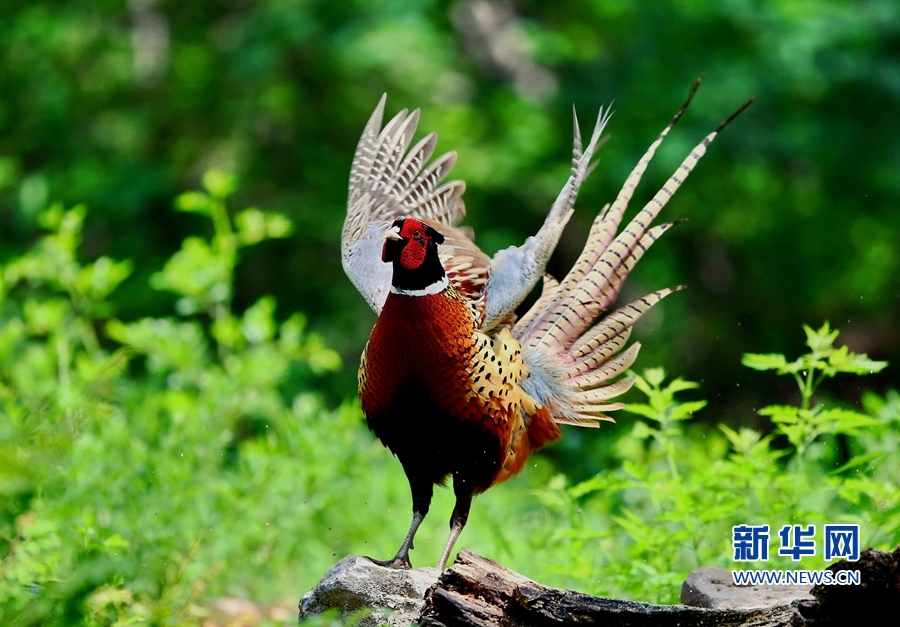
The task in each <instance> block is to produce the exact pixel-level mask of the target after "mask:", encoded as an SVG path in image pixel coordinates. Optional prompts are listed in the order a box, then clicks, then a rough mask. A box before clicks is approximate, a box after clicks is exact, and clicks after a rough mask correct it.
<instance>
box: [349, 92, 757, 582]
mask: <svg viewBox="0 0 900 627" xmlns="http://www.w3.org/2000/svg"><path fill="white" fill-rule="evenodd" d="M696 88H697V85H696V84H695V85H694V87H693V89H692V90H691V93H690V96H689V97H688V100H687V102H685V103H684V105H683V106H682V107H681V109H680V110H679V111H678V113H677V114H676V115H675V117H674V118H673V119H672V121H671V122H670V123H669V125H668V126H667V127H666V128H665V129H664V130H663V131H662V133H661V134H660V135H659V137H658V138H657V139H656V141H655V142H653V144H652V145H651V146H650V148H649V149H648V150H647V152H646V154H645V155H644V156H643V158H642V159H641V160H640V162H639V163H638V164H637V166H636V167H635V168H634V170H633V171H632V172H631V174H630V175H629V176H628V178H627V180H626V181H625V185H624V186H623V187H622V191H620V192H619V194H618V196H617V198H616V199H615V201H614V202H613V203H612V204H611V205H609V204H608V205H606V207H604V209H603V210H602V211H601V212H600V214H599V216H598V217H597V218H596V220H594V224H593V226H592V228H591V231H590V235H589V236H588V241H587V244H586V245H585V247H584V250H583V252H582V253H581V256H580V257H579V259H578V261H577V262H576V263H575V266H574V267H573V268H572V270H571V271H570V272H569V274H568V275H567V276H566V277H565V279H564V280H563V281H562V282H557V281H556V280H554V279H553V278H552V277H551V276H549V275H544V267H545V265H546V263H547V260H548V259H549V257H550V254H551V253H552V252H553V249H554V248H555V246H556V243H557V242H558V241H559V237H560V234H561V233H562V230H563V227H564V226H565V224H566V222H567V221H568V219H569V217H570V216H571V215H572V211H573V206H574V203H575V198H576V195H577V193H578V189H579V187H580V186H581V183H582V181H583V180H584V178H585V176H586V175H587V174H588V172H589V170H590V161H591V158H592V157H593V155H594V151H595V149H596V148H597V145H598V141H599V139H600V134H601V133H602V131H603V128H604V127H605V125H606V123H607V122H608V120H609V117H610V111H609V109H607V110H602V109H601V111H600V114H599V115H598V118H597V123H596V125H595V126H594V130H593V133H592V135H591V139H590V142H588V144H587V146H585V147H584V148H582V142H581V137H580V133H579V128H578V121H577V119H576V120H575V140H574V151H573V158H572V170H571V174H570V176H569V179H568V181H567V182H566V184H565V185H564V186H563V189H562V191H561V192H560V194H559V196H558V197H557V199H556V202H554V203H553V206H552V208H551V209H550V213H549V215H548V216H547V219H546V221H545V222H544V224H543V226H542V227H541V229H540V230H539V231H538V233H537V235H535V236H533V237H529V238H528V239H527V240H526V242H525V244H524V245H522V246H520V247H511V248H508V249H506V250H502V251H500V252H498V253H497V254H496V255H495V256H494V258H493V259H491V258H489V257H488V256H487V255H486V254H484V253H483V252H482V251H481V250H479V249H478V247H477V246H476V245H475V244H474V242H473V240H472V236H471V234H470V232H469V231H467V230H466V229H463V228H460V227H457V226H456V224H457V223H458V222H459V220H460V219H461V218H462V217H463V215H464V213H465V209H464V205H463V201H462V198H461V196H462V194H463V191H464V190H465V184H464V183H463V182H462V181H451V182H447V183H444V184H441V181H442V180H443V179H444V177H445V176H446V175H447V173H448V172H449V171H450V169H451V168H452V167H453V164H454V163H455V161H456V153H454V152H450V153H447V154H445V155H443V156H441V157H439V158H438V159H436V160H435V161H434V162H433V163H431V164H430V165H428V166H427V167H426V163H427V162H428V160H429V158H430V157H431V155H432V153H433V151H434V148H435V144H436V142H437V135H436V134H435V133H431V134H429V135H427V136H426V137H424V138H423V139H422V140H421V141H419V142H418V143H417V144H416V145H415V146H413V148H412V149H409V150H408V148H409V146H410V144H411V141H412V137H413V134H414V132H415V130H416V126H417V123H418V120H419V111H418V110H416V111H413V112H412V113H411V114H407V111H406V110H403V111H401V112H400V113H398V114H397V115H396V116H394V118H393V119H392V120H391V121H390V122H388V123H387V125H386V126H384V128H382V127H381V122H382V115H383V112H384V104H385V97H382V98H381V101H380V102H379V103H378V106H377V107H376V108H375V112H374V113H373V114H372V117H371V118H370V119H369V122H368V124H367V125H366V127H365V130H364V131H363V134H362V138H361V139H360V141H359V145H358V147H357V149H356V154H355V156H354V158H353V165H352V169H351V172H350V192H349V199H348V208H347V218H346V221H345V222H344V228H343V233H342V237H341V247H342V261H343V266H344V270H345V271H346V273H347V275H348V276H349V277H350V279H351V280H352V281H353V283H354V284H355V285H356V287H357V288H358V289H359V291H360V292H361V293H362V295H363V296H364V297H365V299H366V300H367V301H368V302H369V304H370V305H371V306H372V308H373V309H374V310H375V312H376V313H378V314H379V317H378V321H377V322H376V324H375V328H374V329H373V330H372V334H371V336H370V337H369V342H368V344H367V346H366V349H365V351H364V352H363V354H362V360H361V364H360V367H359V395H360V399H361V401H362V408H363V412H364V413H365V415H366V419H367V423H368V426H369V428H370V429H371V430H372V431H373V432H374V433H375V435H377V436H378V437H379V438H380V439H381V441H382V443H383V444H384V445H385V446H387V447H388V448H389V449H390V450H391V452H393V453H394V455H396V456H397V458H398V459H399V460H400V463H401V464H402V465H403V469H404V471H405V472H406V476H407V478H408V480H409V485H410V489H411V491H412V502H413V519H412V524H411V526H410V528H409V533H408V534H407V536H406V538H405V539H404V541H403V543H402V544H401V545H400V550H399V551H398V552H397V555H396V556H395V557H394V558H393V559H392V560H389V561H387V562H378V563H380V564H383V565H386V566H390V567H392V568H410V567H411V566H410V561H409V550H410V548H412V544H413V537H414V536H415V534H416V530H417V529H418V527H419V525H420V523H421V522H422V520H423V519H424V517H425V515H426V514H427V513H428V508H429V505H430V503H431V498H432V492H433V487H434V485H436V484H443V483H444V482H445V481H446V480H447V478H448V477H452V479H453V491H454V494H455V496H456V506H455V507H454V509H453V514H452V516H451V519H450V529H451V531H450V536H449V538H448V540H447V544H446V546H445V547H444V551H443V553H442V555H441V558H440V561H439V563H438V568H440V569H441V570H443V568H444V566H445V565H446V563H447V559H448V558H449V556H450V552H451V550H452V549H453V545H454V543H455V541H456V539H457V537H458V536H459V534H460V532H461V531H462V529H463V526H464V525H465V524H466V519H467V518H468V514H469V507H470V505H471V502H472V497H473V496H474V495H476V494H480V493H482V492H484V491H485V490H487V489H488V488H490V487H491V486H492V485H495V484H497V483H500V482H502V481H505V480H506V479H508V478H510V477H512V476H514V475H516V474H517V473H518V472H520V471H521V470H522V467H523V466H524V463H525V460H526V459H527V458H528V456H529V455H531V453H533V452H535V451H537V450H538V449H539V448H541V447H542V446H543V445H545V444H547V443H549V442H554V441H556V440H558V439H560V437H562V433H561V432H560V429H559V426H558V425H559V424H570V425H576V426H582V427H596V426H598V422H599V421H603V420H612V419H611V418H609V417H608V416H607V414H606V412H609V411H612V410H616V409H620V408H621V407H622V404H621V403H616V402H613V401H612V399H613V398H615V397H616V396H618V395H620V394H622V393H623V392H625V391H627V390H628V389H629V388H630V387H631V385H632V383H633V382H634V378H633V377H630V376H624V377H621V376H620V375H622V374H623V373H625V371H626V370H627V369H628V368H629V367H630V366H631V364H632V363H633V362H634V360H635V358H636V357H637V353H638V350H639V348H640V345H639V344H638V343H634V344H632V345H631V346H630V347H628V348H627V349H625V350H621V349H622V347H623V346H625V343H626V342H627V340H628V337H629V335H630V334H631V329H632V326H633V325H634V323H635V322H636V321H637V319H638V318H639V317H640V316H641V315H642V314H643V313H644V312H646V311H647V310H648V309H649V308H650V307H652V306H653V305H654V304H656V303H657V302H659V300H660V299H662V298H663V297H665V296H666V295H668V294H670V293H671V292H673V291H675V290H677V289H679V288H671V289H663V290H660V291H657V292H654V293H652V294H650V295H648V296H645V297H643V298H640V299H638V300H636V301H634V302H632V303H630V304H628V305H625V306H624V307H622V308H620V309H618V310H616V311H615V312H614V313H612V314H610V315H607V316H606V317H605V318H603V319H602V320H601V321H600V322H599V323H597V324H595V325H593V326H591V325H592V323H593V322H594V321H595V319H596V318H597V317H598V315H599V314H601V313H602V312H604V311H606V310H607V309H608V308H609V307H610V305H612V303H613V302H614V301H615V299H616V296H617V295H618V293H619V290H620V289H621V287H622V283H623V281H624V280H625V278H626V277H627V276H628V273H629V272H630V271H631V269H632V268H633V267H634V264H635V263H636V262H637V261H638V260H639V259H640V258H641V256H642V255H643V254H644V252H645V251H646V250H647V248H648V247H649V246H650V245H651V244H652V243H653V242H654V241H656V239H657V238H658V237H659V236H660V235H662V234H663V233H664V232H665V231H666V230H668V229H669V228H670V227H671V226H672V225H673V223H671V222H670V223H666V224H660V225H658V226H655V227H651V226H650V224H651V222H652V221H653V219H654V218H655V217H656V215H657V214H658V213H659V211H660V210H661V209H662V208H663V206H664V205H665V203H666V201H667V200H668V199H669V197H670V196H671V195H672V194H673V193H674V192H675V190H676V189H678V187H679V186H680V185H681V183H682V182H683V181H684V179H685V178H686V177H687V175H688V174H689V173H690V172H691V170H692V168H693V167H694V166H695V165H696V163H697V161H698V160H699V159H700V158H701V157H702V156H703V154H704V153H705V152H706V148H707V146H709V144H710V143H711V142H712V141H713V139H714V138H715V137H716V134H717V133H718V132H719V131H721V130H722V128H724V127H725V125H726V124H728V122H730V121H731V120H732V119H733V118H734V117H735V116H736V115H737V114H738V113H740V111H742V110H743V109H744V107H746V106H747V105H744V107H741V109H739V110H738V111H737V112H735V114H734V115H732V116H731V117H729V118H728V119H727V120H726V121H725V122H723V123H722V124H721V125H719V127H718V128H716V129H715V130H714V131H713V132H712V133H710V134H709V135H707V136H706V137H705V138H704V139H703V141H702V142H700V144H699V145H698V146H697V147H696V148H695V149H694V150H693V151H692V152H691V153H690V155H688V157H687V158H686V159H685V160H684V162H683V163H682V164H681V166H680V167H679V168H678V170H677V171H676V173H675V174H673V175H672V177H671V178H670V179H669V180H668V181H667V182H666V184H665V185H663V187H662V189H661V190H660V191H659V192H657V193H656V195H655V196H654V197H653V199H652V200H651V201H650V202H649V203H647V205H646V206H645V207H644V208H643V210H641V211H640V212H639V213H638V214H637V216H635V217H634V218H633V219H632V220H631V222H630V223H629V224H628V226H626V227H625V229H623V230H622V231H621V232H620V233H619V234H618V235H617V234H616V232H617V230H618V227H619V223H620V221H621V220H622V216H623V213H624V212H625V209H626V207H627V205H628V202H629V200H630V199H631V196H632V193H633V191H634V189H635V187H636V185H637V183H638V181H639V180H640V178H641V175H642V174H643V173H644V170H645V169H646V167H647V165H648V163H649V162H650V159H651V158H652V157H653V154H654V152H655V151H656V149H657V148H658V146H659V145H660V143H661V142H662V140H663V139H664V138H665V136H666V134H667V133H668V132H669V130H670V129H671V128H672V126H673V125H674V124H675V122H677V121H678V119H679V117H681V115H682V113H684V110H685V109H686V108H687V106H688V104H689V103H690V100H691V97H693V95H694V92H695V91H696ZM747 104H749V102H748V103H747ZM542 275H543V278H544V282H543V291H542V293H541V295H540V297H539V299H538V300H537V302H536V303H535V304H534V305H533V306H532V307H531V308H530V309H529V310H528V312H527V313H526V314H525V315H524V316H522V317H521V318H519V319H517V318H516V314H515V309H516V307H518V306H519V305H520V304H521V303H522V301H523V300H524V299H525V297H526V296H527V295H528V293H529V292H530V291H531V289H532V288H533V287H534V285H535V283H536V282H537V280H538V279H539V278H540V277H541V276H542Z"/></svg>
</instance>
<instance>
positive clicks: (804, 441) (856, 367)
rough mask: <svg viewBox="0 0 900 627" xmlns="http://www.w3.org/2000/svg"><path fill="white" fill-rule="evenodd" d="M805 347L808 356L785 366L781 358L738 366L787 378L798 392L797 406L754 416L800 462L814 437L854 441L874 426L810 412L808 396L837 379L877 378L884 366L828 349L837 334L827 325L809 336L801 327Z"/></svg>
mask: <svg viewBox="0 0 900 627" xmlns="http://www.w3.org/2000/svg"><path fill="white" fill-rule="evenodd" d="M803 330H804V331H805V332H806V345H807V346H809V348H810V352H809V353H807V354H806V355H803V356H802V357H800V358H799V359H797V360H796V361H793V362H791V363H788V361H787V360H786V359H785V357H784V355H777V354H770V355H756V354H747V355H744V359H743V362H742V363H743V364H744V365H745V366H747V367H748V368H753V369H754V370H775V371H776V372H777V373H778V374H783V375H788V374H790V375H793V377H794V379H796V381H797V386H798V387H799V388H800V396H801V398H802V402H801V406H800V407H794V406H792V405H769V406H767V407H763V408H762V409H760V410H759V413H760V415H762V416H770V417H771V418H772V422H774V423H775V424H776V425H777V431H778V432H779V433H783V434H784V435H785V436H787V438H788V440H789V441H790V443H791V444H792V445H793V446H794V448H795V449H796V450H797V456H798V457H802V456H803V453H804V452H805V451H806V449H807V447H808V446H809V445H810V444H811V443H812V442H813V441H814V440H815V439H816V438H817V437H819V436H820V435H824V434H829V433H830V434H838V433H841V434H844V435H858V434H859V433H860V432H861V431H862V430H866V429H871V428H872V427H875V426H877V424H878V421H877V420H875V419H874V418H872V417H870V416H867V415H865V414H862V413H860V412H857V411H852V410H849V409H844V408H841V407H832V408H828V409H826V408H825V406H824V405H823V404H819V405H817V406H815V407H813V408H812V409H810V403H811V402H812V398H813V395H814V394H815V392H816V390H817V389H818V387H819V385H820V384H821V383H822V381H824V380H825V379H826V378H831V377H834V376H836V375H837V374H840V373H847V374H858V375H865V374H874V373H876V372H880V371H881V370H882V369H883V368H884V367H885V366H887V362H886V361H872V360H871V359H869V358H868V357H867V356H866V355H857V354H855V353H851V352H849V351H848V350H847V347H846V346H841V347H840V348H834V341H835V340H836V339H837V336H838V331H831V329H830V327H829V325H828V323H827V322H826V323H825V324H824V325H822V328H821V329H819V330H817V331H813V330H812V329H811V328H810V327H808V326H806V325H804V326H803Z"/></svg>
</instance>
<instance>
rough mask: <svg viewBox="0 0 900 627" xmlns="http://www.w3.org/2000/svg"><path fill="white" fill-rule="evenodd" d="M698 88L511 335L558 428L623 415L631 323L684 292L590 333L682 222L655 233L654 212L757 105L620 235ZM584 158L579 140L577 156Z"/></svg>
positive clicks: (634, 349)
mask: <svg viewBox="0 0 900 627" xmlns="http://www.w3.org/2000/svg"><path fill="white" fill-rule="evenodd" d="M699 83H700V81H699V79H698V80H697V81H696V82H695V83H694V85H693V86H692V88H691V92H690V94H689V96H688V98H687V100H686V101H685V103H684V104H683V105H682V106H681V108H680V109H679V110H678V113H676V114H675V117H674V118H672V121H671V122H669V124H668V126H666V128H665V129H663V131H662V133H660V134H659V137H658V138H657V139H656V141H654V142H653V144H651V145H650V147H649V148H648V149H647V152H646V153H645V154H644V156H643V157H642V158H641V160H640V161H639V162H638V164H637V166H635V168H634V170H632V171H631V174H629V175H628V178H627V179H626V180H625V184H624V185H623V186H622V190H621V191H620V192H619V194H618V196H617V197H616V199H615V201H614V202H613V203H612V205H606V206H605V207H604V208H603V210H602V211H601V212H600V214H599V215H598V216H597V218H596V219H595V220H594V223H593V226H592V227H591V231H590V234H589V235H588V240H587V243H586V244H585V247H584V250H583V251H582V253H581V256H580V257H579V258H578V260H577V261H576V263H575V265H574V266H573V267H572V270H571V271H570V272H569V274H568V275H567V276H566V277H565V279H563V281H562V282H559V283H558V282H557V281H556V280H554V279H553V278H552V277H550V276H549V275H547V276H545V277H544V286H543V291H542V293H541V296H540V298H539V299H538V301H537V302H536V303H535V304H534V306H533V307H532V308H531V309H530V310H529V311H528V313H527V314H525V316H523V317H522V318H521V319H520V320H519V321H518V322H517V323H516V325H515V327H514V329H513V335H514V337H515V338H516V339H518V340H519V342H520V343H521V345H522V352H523V358H524V361H525V364H526V365H527V366H528V368H529V370H530V375H529V377H528V378H527V379H526V380H525V381H524V382H523V387H524V388H525V390H526V391H527V392H528V393H529V394H530V395H531V396H532V397H534V398H535V399H536V400H538V401H539V402H540V403H541V404H542V405H545V406H547V407H548V408H549V409H550V411H551V413H552V415H553V418H554V420H555V421H556V422H559V423H567V424H573V425H579V426H585V427H596V426H599V424H598V422H599V421H602V420H606V421H612V418H610V417H609V416H607V415H606V413H605V412H608V411H612V410H616V409H621V408H622V407H623V404H622V403H616V402H611V399H613V398H615V397H617V396H619V395H620V394H622V393H624V392H626V391H627V390H628V389H629V388H631V386H632V384H633V383H634V378H633V377H624V378H618V377H619V375H621V374H622V373H624V372H625V371H626V370H628V368H630V367H631V365H632V364H633V363H634V360H635V359H636V358H637V354H638V351H639V350H640V344H639V343H637V342H635V343H634V344H632V345H631V346H629V347H628V348H627V349H625V350H624V351H621V352H620V350H621V349H622V347H623V346H625V343H626V342H627V341H628V338H629V336H630V335H631V330H632V327H633V325H634V323H635V322H636V321H637V320H638V318H640V317H641V316H642V315H643V314H644V313H645V312H646V311H647V310H648V309H650V308H651V307H652V306H653V305H655V304H656V303H658V302H659V301H660V300H662V299H663V298H664V297H666V296H668V295H669V294H671V293H672V292H675V291H678V290H680V289H682V287H675V288H668V289H663V290H659V291H657V292H653V293H652V294H649V295H647V296H644V297H643V298H639V299H637V300H635V301H633V302H631V303H629V304H628V305H625V306H624V307H622V308H620V309H617V310H616V311H615V312H613V313H611V314H609V315H607V316H605V317H604V318H603V319H602V320H601V321H600V322H599V323H597V324H596V325H594V326H593V327H591V324H593V322H594V321H595V320H596V319H597V317H598V316H599V315H600V314H601V313H602V312H604V311H606V310H607V309H608V308H609V307H610V306H611V305H612V304H613V302H614V301H615V300H616V297H617V296H618V294H619V290H621V289H622V284H623V283H624V282H625V279H626V278H627V277H628V274H629V273H630V272H631V270H632V268H634V266H635V264H636V263H637V262H638V260H639V259H640V258H641V257H642V256H643V255H644V253H645V252H646V251H647V249H648V248H649V247H650V246H651V245H652V244H653V243H654V242H655V241H656V240H657V239H659V237H660V236H661V235H662V234H663V233H665V232H666V231H667V230H669V229H670V228H671V227H672V226H674V225H675V224H677V223H678V222H681V221H678V222H667V223H664V224H660V225H657V226H653V227H651V223H652V222H653V220H654V219H655V218H656V216H657V214H659V212H660V211H661V210H662V208H663V207H664V206H665V204H666V202H668V200H669V198H671V197H672V194H674V193H675V191H676V190H677V189H678V188H679V187H680V186H681V184H682V183H683V182H684V180H685V179H686V178H687V176H688V175H689V174H690V173H691V171H692V170H693V169H694V166H696V165H697V162H698V161H699V160H700V159H701V158H702V157H703V155H704V154H706V149H707V147H708V146H709V145H710V144H711V143H712V141H713V140H714V139H715V138H716V135H718V134H719V132H720V131H721V130H722V129H723V128H725V127H726V126H727V125H728V124H729V123H730V122H731V121H732V120H733V119H734V118H735V117H737V116H738V115H739V114H740V113H741V112H742V111H743V110H744V109H746V108H747V107H748V106H749V105H750V103H751V102H753V100H752V99H751V100H749V101H747V102H746V103H744V104H743V105H742V106H741V107H740V108H739V109H738V110H737V111H735V112H734V113H733V114H732V115H730V116H729V117H728V119H726V120H725V121H724V122H722V123H721V124H720V125H719V126H717V127H716V129H715V130H714V131H713V132H712V133H710V134H709V135H707V136H706V137H704V138H703V141H701V142H700V143H699V144H698V145H697V147H696V148H694V149H693V150H692V151H691V153H690V154H689V155H688V156H687V157H686V158H685V159H684V161H683V162H682V163H681V165H680V166H679V167H678V169H677V170H676V171H675V173H674V174H673V175H672V176H671V177H669V180H668V181H666V183H665V184H664V185H663V186H662V188H661V189H660V190H659V191H658V192H657V193H656V195H654V196H653V199H652V200H650V202H648V203H647V204H646V205H645V206H644V208H643V209H642V210H641V211H640V212H639V213H638V214H637V215H636V216H635V217H634V218H633V219H632V220H631V222H629V223H628V225H627V226H626V227H625V228H624V229H622V231H621V232H620V233H619V234H618V235H616V232H617V231H618V229H619V224H620V223H621V221H622V217H623V215H624V213H625V210H626V209H627V207H628V202H629V201H630V200H631V197H632V195H633V194H634V190H635V188H636V187H637V185H638V182H639V181H640V180H641V176H642V175H643V174H644V171H645V170H646V169H647V165H648V164H649V163H650V160H651V159H652V158H653V155H654V154H655V153H656V150H657V148H659V145H660V144H661V143H662V141H663V139H665V137H666V135H668V133H669V131H670V130H671V129H672V127H673V126H674V125H675V123H676V122H678V120H679V118H680V117H681V116H682V114H683V113H684V111H685V110H686V109H687V107H688V105H689V104H690V102H691V99H692V98H693V97H694V94H695V93H696V91H697V88H698V86H699ZM579 152H580V142H579V141H578V135H577V134H576V139H575V148H574V153H575V155H576V157H577V156H578V153H579Z"/></svg>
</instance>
